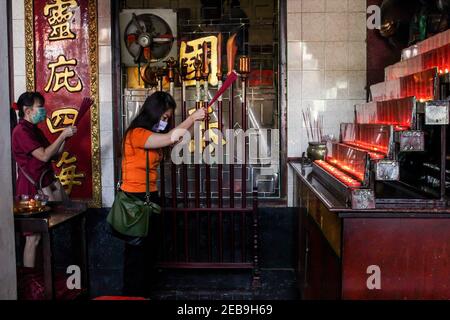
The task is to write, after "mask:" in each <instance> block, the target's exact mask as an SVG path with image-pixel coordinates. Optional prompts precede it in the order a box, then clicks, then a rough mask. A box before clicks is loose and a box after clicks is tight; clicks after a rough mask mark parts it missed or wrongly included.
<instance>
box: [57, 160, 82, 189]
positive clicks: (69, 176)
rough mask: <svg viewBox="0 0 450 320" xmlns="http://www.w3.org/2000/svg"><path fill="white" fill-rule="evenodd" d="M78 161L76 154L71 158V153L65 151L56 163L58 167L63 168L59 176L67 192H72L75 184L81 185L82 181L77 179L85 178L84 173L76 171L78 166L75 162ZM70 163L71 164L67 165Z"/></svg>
mask: <svg viewBox="0 0 450 320" xmlns="http://www.w3.org/2000/svg"><path fill="white" fill-rule="evenodd" d="M76 162H77V158H76V157H75V156H74V157H72V158H69V153H68V152H64V153H63V154H62V156H61V159H60V160H59V162H58V163H57V164H56V167H57V168H61V171H60V172H59V175H58V176H57V178H58V179H59V181H60V182H61V185H62V186H63V187H64V189H65V190H66V192H67V194H70V193H71V192H72V188H73V186H81V181H77V179H81V178H84V173H79V174H77V173H76V171H77V166H76V165H74V163H76ZM70 164H71V166H67V165H70ZM64 165H66V166H64ZM63 166H64V167H63Z"/></svg>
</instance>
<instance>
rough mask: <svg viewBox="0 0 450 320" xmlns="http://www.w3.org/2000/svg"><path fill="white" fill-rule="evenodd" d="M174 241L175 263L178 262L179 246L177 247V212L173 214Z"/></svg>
mask: <svg viewBox="0 0 450 320" xmlns="http://www.w3.org/2000/svg"><path fill="white" fill-rule="evenodd" d="M172 219H173V220H172V241H173V261H178V245H177V212H176V211H175V210H174V211H173V212H172Z"/></svg>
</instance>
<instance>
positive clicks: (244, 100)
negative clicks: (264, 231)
mask: <svg viewBox="0 0 450 320" xmlns="http://www.w3.org/2000/svg"><path fill="white" fill-rule="evenodd" d="M246 85H247V81H246V78H245V77H242V89H241V90H242V128H243V130H244V134H245V132H246V131H247V126H248V123H247V90H246ZM243 157H244V159H243V163H242V181H241V183H242V185H241V194H242V208H245V207H247V185H246V183H247V142H246V140H245V136H244V154H243Z"/></svg>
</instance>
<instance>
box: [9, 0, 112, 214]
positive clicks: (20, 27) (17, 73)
mask: <svg viewBox="0 0 450 320" xmlns="http://www.w3.org/2000/svg"><path fill="white" fill-rule="evenodd" d="M12 11H13V47H14V92H15V94H14V98H15V100H16V101H17V99H18V98H19V95H20V94H21V93H22V92H24V91H25V90H26V77H25V22H24V17H25V11H24V1H23V0H18V1H12ZM98 45H99V47H98V54H99V59H98V63H99V85H100V87H99V102H100V104H99V108H100V110H99V111H100V112H99V115H100V143H101V171H102V202H103V207H111V205H112V203H113V201H114V153H113V140H112V134H113V131H112V130H113V128H112V123H113V122H112V119H113V111H112V76H111V73H112V72H111V9H110V0H98Z"/></svg>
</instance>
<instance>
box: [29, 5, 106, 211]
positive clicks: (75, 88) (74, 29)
mask: <svg viewBox="0 0 450 320" xmlns="http://www.w3.org/2000/svg"><path fill="white" fill-rule="evenodd" d="M27 1H29V0H27ZM31 3H32V4H31V6H32V8H26V9H27V10H26V14H30V12H29V11H30V10H32V17H33V20H32V21H33V29H34V37H33V38H34V39H33V40H34V76H33V79H32V80H33V81H34V89H35V90H36V91H38V92H40V93H41V94H43V96H44V97H45V100H46V101H45V108H46V110H47V121H46V122H45V123H41V124H40V128H41V129H42V130H43V131H44V133H45V135H46V137H47V139H48V140H49V141H50V142H53V141H54V140H56V138H57V137H58V136H59V135H60V134H61V132H62V130H64V128H66V127H67V126H71V125H76V126H77V127H78V132H77V134H76V135H74V136H73V137H71V138H69V139H68V140H67V141H66V145H65V149H64V153H63V154H62V155H61V156H59V158H58V159H57V161H55V163H54V168H55V172H56V174H57V176H58V178H59V180H60V181H61V183H62V185H63V186H64V188H65V190H66V192H67V193H68V194H69V195H70V197H71V198H72V199H83V200H88V201H91V202H92V203H93V204H94V205H95V206H99V202H100V192H101V187H100V178H99V177H100V168H99V154H98V152H99V151H98V148H99V146H98V143H99V139H98V135H99V133H98V116H97V101H98V97H97V85H98V84H97V63H98V62H97V60H98V59H97V13H96V10H97V8H96V1H95V0H34V1H31ZM27 20H28V18H27ZM30 21H31V20H30ZM26 29H29V28H26ZM27 41H28V40H27ZM27 48H28V50H29V48H30V47H29V46H27ZM29 79H30V78H29ZM28 88H30V85H28ZM84 97H92V99H93V100H94V101H95V102H94V105H93V106H92V108H91V110H90V112H86V114H84V116H82V115H81V114H79V109H80V105H81V102H82V100H83V98H84Z"/></svg>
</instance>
